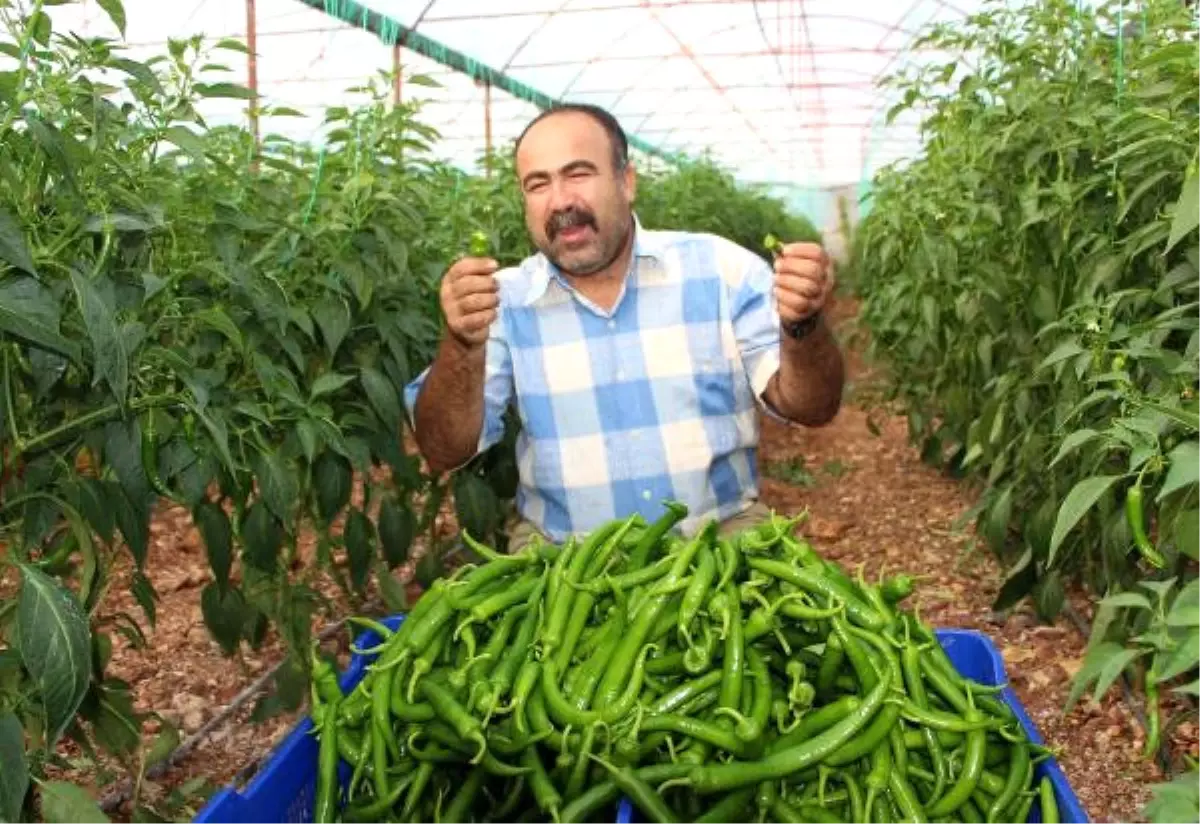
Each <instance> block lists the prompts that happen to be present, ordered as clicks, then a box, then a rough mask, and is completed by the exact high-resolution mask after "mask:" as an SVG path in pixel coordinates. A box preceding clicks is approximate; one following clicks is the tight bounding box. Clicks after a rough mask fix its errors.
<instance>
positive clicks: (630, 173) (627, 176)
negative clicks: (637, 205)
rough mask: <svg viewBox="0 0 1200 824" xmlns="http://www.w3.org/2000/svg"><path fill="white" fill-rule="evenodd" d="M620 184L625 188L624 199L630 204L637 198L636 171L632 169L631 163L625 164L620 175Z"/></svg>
mask: <svg viewBox="0 0 1200 824" xmlns="http://www.w3.org/2000/svg"><path fill="white" fill-rule="evenodd" d="M622 182H623V184H624V186H625V197H626V198H628V200H629V202H630V203H633V201H634V200H635V199H636V197H637V170H636V169H634V168H633V162H632V161H630V162H627V163H626V164H625V172H624V174H623V175H622Z"/></svg>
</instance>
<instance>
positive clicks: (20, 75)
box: [0, 0, 45, 134]
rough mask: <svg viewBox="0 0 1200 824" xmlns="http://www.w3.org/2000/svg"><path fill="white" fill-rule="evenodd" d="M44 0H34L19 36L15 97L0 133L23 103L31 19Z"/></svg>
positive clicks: (31, 29)
mask: <svg viewBox="0 0 1200 824" xmlns="http://www.w3.org/2000/svg"><path fill="white" fill-rule="evenodd" d="M43 2H45V0H34V4H33V11H32V12H31V13H30V15H29V20H28V21H27V22H26V23H25V34H24V35H23V36H22V37H21V57H20V61H21V62H20V65H19V66H18V67H17V83H16V93H17V99H16V100H15V101H13V105H12V108H11V109H9V110H8V114H6V115H5V116H4V127H3V128H0V134H4V133H5V132H7V131H8V130H9V129H11V128H12V124H13V120H15V119H16V117H17V112H19V111H21V109H22V107H23V106H24V105H25V95H24V94H22V92H23V90H24V86H25V72H26V69H27V68H28V66H27V63H28V60H29V44H30V41H31V40H33V21H34V19H35V18H36V17H37V16H38V15H39V14H40V13H41V11H42V3H43Z"/></svg>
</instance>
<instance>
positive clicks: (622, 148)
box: [513, 103, 629, 169]
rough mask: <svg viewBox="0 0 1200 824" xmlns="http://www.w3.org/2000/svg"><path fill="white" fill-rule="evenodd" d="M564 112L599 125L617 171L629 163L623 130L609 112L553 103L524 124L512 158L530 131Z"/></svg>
mask: <svg viewBox="0 0 1200 824" xmlns="http://www.w3.org/2000/svg"><path fill="white" fill-rule="evenodd" d="M564 112H576V113H578V114H582V115H586V116H587V117H590V118H592V119H593V120H595V121H596V122H597V123H599V124H600V125H601V126H602V127H603V128H604V131H605V132H607V133H608V140H609V143H611V144H612V160H613V166H614V167H615V168H617V169H624V168H625V165H626V164H627V163H628V162H629V139H628V138H627V137H626V136H625V130H624V129H622V128H621V124H620V123H619V122H618V121H617V118H615V117H614V116H613V115H612V113H611V112H609V111H608V110H607V109H604V108H601V107H600V106H596V105H593V104H591V103H555V104H554V105H553V106H551V107H550V108H548V109H543V110H542V111H541V112H540V113H539V114H538V116H537V117H535V118H534V119H533V120H531V121H529V123H528V124H526V126H525V128H524V129H523V130H522V131H521V134H520V135H519V136H518V137H517V142H516V144H515V145H514V146H513V156H514V157H515V156H516V153H517V150H518V149H520V148H521V141H522V140H524V139H525V135H526V134H528V132H529V130H530V129H532V128H533V127H534V126H536V125H537V124H538V123H540V122H541V121H543V120H545V119H546V118H547V117H550V116H551V115H555V114H562V113H564Z"/></svg>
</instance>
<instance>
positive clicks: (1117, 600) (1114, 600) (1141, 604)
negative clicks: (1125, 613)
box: [1102, 592, 1153, 609]
mask: <svg viewBox="0 0 1200 824" xmlns="http://www.w3.org/2000/svg"><path fill="white" fill-rule="evenodd" d="M1102 603H1104V604H1107V605H1108V606H1110V607H1137V608H1140V609H1153V607H1152V606H1151V604H1150V602H1149V601H1148V600H1146V596H1145V595H1140V594H1138V593H1136V592H1118V593H1116V594H1115V595H1109V596H1108V597H1107V598H1104V599H1103V601H1102Z"/></svg>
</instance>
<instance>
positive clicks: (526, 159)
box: [516, 112, 634, 276]
mask: <svg viewBox="0 0 1200 824" xmlns="http://www.w3.org/2000/svg"><path fill="white" fill-rule="evenodd" d="M613 161H614V155H613V146H612V143H610V141H609V137H608V133H607V132H605V131H604V128H603V127H602V126H601V125H600V124H599V123H597V122H596V121H595V120H593V119H592V118H590V117H588V116H587V115H585V114H580V113H578V112H562V113H559V114H555V115H553V116H551V117H548V118H546V119H545V120H543V121H541V122H540V123H538V124H536V125H535V126H533V128H531V129H530V130H529V131H528V132H527V133H526V134H525V138H524V140H522V141H521V148H520V150H519V151H518V152H517V158H516V162H517V176H518V177H519V179H520V182H521V191H522V193H523V195H524V198H525V224H526V226H527V227H528V229H529V233H530V235H531V236H532V238H533V242H534V244H535V245H536V246H537V247H538V249H540V250H541V251H542V253H543V254H545V255H546V257H547V258H549V259H550V260H551V262H553V263H554V264H555V265H556V266H557V267H558V268H559V269H561V270H562V271H563V272H565V273H566V274H569V275H575V276H583V275H591V274H595V273H596V272H599V271H602V270H603V269H605V268H606V267H608V266H609V265H611V264H612V262H613V261H614V260H616V259H617V257H618V256H619V255H620V254H621V250H622V248H623V247H624V245H625V242H626V241H627V240H628V238H629V233H630V232H631V231H632V229H633V217H632V212H631V204H632V203H633V195H634V175H633V169H632V167H630V166H628V165H626V167H625V169H623V170H618V169H616V168H614V163H613Z"/></svg>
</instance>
